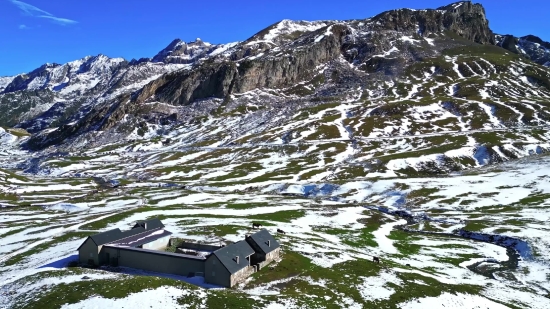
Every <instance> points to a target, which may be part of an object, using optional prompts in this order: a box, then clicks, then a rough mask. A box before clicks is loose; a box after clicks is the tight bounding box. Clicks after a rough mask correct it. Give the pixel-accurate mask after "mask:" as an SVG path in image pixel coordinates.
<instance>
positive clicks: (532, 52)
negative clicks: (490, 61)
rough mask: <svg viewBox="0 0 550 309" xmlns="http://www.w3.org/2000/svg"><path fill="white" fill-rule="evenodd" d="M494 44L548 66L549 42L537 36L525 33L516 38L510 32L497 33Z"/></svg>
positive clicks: (549, 63) (549, 65)
mask: <svg viewBox="0 0 550 309" xmlns="http://www.w3.org/2000/svg"><path fill="white" fill-rule="evenodd" d="M496 45H498V46H500V47H502V48H504V49H507V50H509V51H511V52H512V53H514V54H518V55H521V56H523V57H525V58H527V59H530V60H532V61H534V62H536V63H538V64H541V65H544V66H547V67H550V43H549V42H545V41H543V40H542V39H541V38H539V37H537V36H534V35H526V36H523V37H520V38H518V37H515V36H513V35H511V34H506V35H497V36H496Z"/></svg>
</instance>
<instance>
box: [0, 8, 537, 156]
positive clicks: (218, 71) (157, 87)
mask: <svg viewBox="0 0 550 309" xmlns="http://www.w3.org/2000/svg"><path fill="white" fill-rule="evenodd" d="M497 38H499V41H498V42H501V40H500V38H501V37H500V36H497ZM523 41H525V42H526V41H529V42H534V41H535V39H533V38H525V39H523ZM523 41H522V42H523ZM514 42H515V41H514ZM518 42H519V41H518ZM496 43H497V41H496V39H495V35H494V34H493V32H492V31H491V29H490V28H489V21H488V20H487V18H486V15H485V10H484V8H483V7H482V6H481V5H480V4H473V3H471V2H469V1H463V2H457V3H454V4H450V5H448V6H444V7H440V8H437V9H427V10H410V9H399V10H393V11H388V12H384V13H382V14H379V15H377V16H374V17H372V18H368V19H362V20H348V21H317V22H305V21H290V20H283V21H281V22H279V23H276V24H274V25H271V26H269V27H267V28H266V29H264V30H262V31H260V32H258V33H256V34H255V35H253V36H252V37H250V38H249V39H247V40H245V41H243V42H239V43H233V44H225V45H213V44H208V43H204V42H202V41H201V40H196V41H195V42H190V43H184V42H182V41H181V40H175V41H173V42H172V43H170V44H169V45H168V46H167V47H166V48H165V49H163V50H162V51H161V52H159V53H158V54H157V55H156V56H155V57H153V58H151V59H149V58H144V59H141V60H132V61H130V62H129V63H122V64H121V67H120V68H118V69H116V70H114V72H113V73H110V74H111V75H110V76H111V79H110V80H109V83H108V85H109V86H108V87H103V86H102V87H99V88H94V91H96V90H95V89H99V90H97V93H98V94H100V97H101V99H100V100H98V99H95V100H92V102H88V101H86V100H87V99H86V100H85V101H84V102H83V103H78V104H79V105H78V108H77V109H76V110H77V111H78V112H77V113H76V114H77V115H78V117H75V118H71V119H69V118H67V119H63V121H61V122H59V123H54V124H55V125H56V126H57V125H59V124H71V125H70V126H69V127H68V126H66V125H65V126H61V127H59V128H58V129H57V130H56V131H53V132H50V133H45V132H42V133H40V134H38V135H37V136H36V137H35V138H33V139H32V141H33V143H32V144H33V147H34V148H41V147H44V146H46V145H52V144H55V143H59V142H61V141H62V140H64V139H66V138H68V139H73V138H75V137H76V136H79V135H82V134H87V133H89V132H92V131H94V130H101V131H102V132H115V133H117V134H118V133H120V134H121V136H123V135H124V134H126V135H127V134H129V132H131V131H133V130H134V129H135V128H136V126H139V128H145V127H147V125H148V124H149V125H155V126H157V125H163V124H164V123H173V124H177V123H183V122H185V121H188V122H193V121H195V118H197V117H206V116H207V115H213V114H217V113H222V112H223V111H230V110H236V109H239V108H244V107H243V106H245V105H247V104H252V105H253V106H255V107H254V108H256V109H259V110H265V111H266V112H265V114H266V115H268V114H270V113H271V114H273V113H272V109H274V108H276V109H279V108H282V109H284V110H287V111H288V112H290V111H291V110H292V109H296V108H302V107H304V106H309V105H312V104H322V103H327V104H329V103H330V102H334V101H347V100H351V99H354V100H375V99H380V100H385V98H388V97H392V96H394V97H396V98H399V100H402V101H407V100H419V99H422V98H427V97H432V98H439V97H441V96H445V95H450V96H451V97H459V98H476V99H477V98H478V97H477V96H479V95H480V94H479V93H478V91H479V89H481V87H483V85H478V84H475V85H473V84H472V85H470V84H463V82H461V81H462V80H467V79H468V78H470V77H475V76H480V75H482V74H486V73H487V72H501V71H502V70H505V69H506V68H507V66H508V65H509V63H508V62H506V61H516V60H517V59H516V58H513V57H511V56H509V55H508V53H507V52H506V51H505V50H504V49H501V48H499V47H495V46H491V45H494V44H496ZM514 44H516V43H514ZM525 44H527V43H525ZM525 44H523V45H522V46H525ZM532 44H535V45H534V46H537V47H538V46H543V45H541V44H540V43H532ZM537 44H538V45H537ZM500 45H501V46H503V44H500ZM504 45H506V46H508V45H509V44H504ZM516 45H517V44H516ZM516 45H514V46H516ZM541 48H542V47H541ZM518 50H519V49H518ZM541 50H542V49H541ZM487 53H489V54H495V55H498V56H495V58H494V59H492V60H491V61H493V60H494V61H496V62H494V63H493V62H490V61H488V60H486V59H477V60H476V61H473V62H471V63H460V64H459V63H458V62H457V61H458V60H459V58H458V56H459V55H461V54H464V55H467V56H468V57H478V56H480V55H485V54H487ZM501 54H502V55H501ZM535 56H536V55H535V54H533V56H532V58H531V59H538V61H537V62H539V63H540V62H542V61H543V59H544V55H539V56H536V57H535ZM499 61H501V62H502V63H500V62H499ZM170 66H176V68H177V69H170V70H165V69H163V70H164V71H162V70H161V71H162V72H163V73H166V74H157V75H155V74H154V73H155V72H157V73H158V72H160V71H157V68H166V67H169V68H170ZM171 68H174V67H171ZM149 70H150V71H149ZM422 70H424V72H423V73H420V72H421V71H422ZM514 72H518V71H517V70H516V71H514ZM423 79H433V80H432V81H431V83H430V84H429V85H424V86H419V85H416V86H415V84H418V83H421V80H423ZM525 80H526V81H527V82H530V83H534V84H537V85H542V86H544V87H545V85H546V80H547V78H546V76H544V74H542V73H541V72H538V71H536V70H535V71H533V70H530V71H529V72H527V73H526V77H525ZM136 81H137V82H136ZM449 81H453V82H454V83H453V84H451V85H447V83H448V82H449ZM20 82H21V81H16V80H15V79H13V80H6V79H4V80H0V87H5V88H6V89H7V87H8V86H3V85H6V84H16V83H20ZM472 83H479V80H477V81H475V80H473V81H472ZM9 87H11V86H9ZM440 87H445V90H437V89H438V88H440ZM491 91H492V92H491V93H492V94H502V93H504V90H502V89H494V90H491ZM54 92H55V90H54ZM88 93H96V92H88ZM488 95H489V94H485V93H484V94H481V96H482V97H487V96H488ZM80 98H82V97H80ZM86 98H88V97H86ZM121 98H124V100H122V99H121ZM260 98H261V99H260ZM445 100H447V101H449V102H450V101H451V100H448V99H445ZM61 104H66V103H56V105H57V106H54V107H52V108H50V110H49V111H48V112H53V111H57V110H62V109H63V108H61V106H62V105H61ZM300 104H301V105H302V106H301V105H300ZM330 104H331V103H330ZM453 104H454V105H456V106H460V104H457V103H453ZM73 106H75V105H73ZM83 107H84V108H83ZM287 107H288V108H287ZM377 108H378V109H383V110H384V111H385V112H384V115H386V114H387V115H389V116H392V117H393V116H395V117H397V116H398V115H399V113H401V112H402V111H401V110H402V107H397V106H392V107H385V106H380V107H377ZM245 110H247V108H245ZM494 110H495V113H501V112H502V110H501V109H498V108H497V107H495V109H494ZM461 113H462V112H461ZM274 114H277V113H274ZM43 115H47V116H48V117H46V118H47V119H51V117H50V114H48V113H44V114H43ZM529 115H530V114H529V113H526V115H525V117H523V118H522V119H535V118H534V117H531V116H529ZM43 118H44V117H42V118H41V117H34V118H33V119H32V120H31V121H30V122H28V121H27V122H24V123H23V124H22V125H23V126H25V127H29V128H31V127H32V128H38V129H34V132H39V131H41V130H42V129H43V128H47V127H48V126H53V125H52V124H51V122H49V123H48V122H47V121H43ZM29 123H32V125H31V124H29ZM37 123H38V124H37ZM260 123H262V121H260ZM75 128H77V129H75ZM140 132H142V130H141V129H140ZM60 137H62V139H61V140H60Z"/></svg>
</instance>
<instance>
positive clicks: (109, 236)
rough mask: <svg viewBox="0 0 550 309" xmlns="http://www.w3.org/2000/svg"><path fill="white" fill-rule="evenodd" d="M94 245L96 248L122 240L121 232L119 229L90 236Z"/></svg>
mask: <svg viewBox="0 0 550 309" xmlns="http://www.w3.org/2000/svg"><path fill="white" fill-rule="evenodd" d="M90 238H91V239H92V240H93V241H94V243H95V244H96V245H98V246H101V245H104V244H106V243H110V242H111V241H115V240H119V239H120V238H122V232H121V231H120V229H114V230H110V231H107V232H103V233H99V234H95V235H92V236H90Z"/></svg>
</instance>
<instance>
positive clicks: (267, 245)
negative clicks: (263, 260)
mask: <svg viewBox="0 0 550 309" xmlns="http://www.w3.org/2000/svg"><path fill="white" fill-rule="evenodd" d="M246 241H247V242H250V241H252V242H254V243H256V245H258V247H260V250H261V251H262V253H264V254H268V253H270V252H272V251H274V250H275V249H277V248H279V247H280V246H281V245H280V244H279V242H278V241H277V239H275V237H273V235H271V233H269V231H268V230H266V229H262V230H260V231H259V232H257V233H254V234H252V235H250V236H249V237H247V238H246Z"/></svg>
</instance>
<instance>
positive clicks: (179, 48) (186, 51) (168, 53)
mask: <svg viewBox="0 0 550 309" xmlns="http://www.w3.org/2000/svg"><path fill="white" fill-rule="evenodd" d="M212 46H213V45H212V44H209V43H206V42H203V41H202V40H201V39H200V38H197V39H195V41H193V42H189V43H185V42H184V41H182V40H180V39H175V40H173V41H172V42H171V43H170V44H169V45H168V46H167V47H166V48H164V49H163V50H161V51H160V52H159V53H158V54H157V55H155V56H154V57H153V59H152V61H153V62H164V63H180V64H184V63H192V62H194V61H196V60H197V59H199V58H202V57H203V56H206V55H207V54H208V53H209V52H210V51H211V49H212V48H211V47H212Z"/></svg>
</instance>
